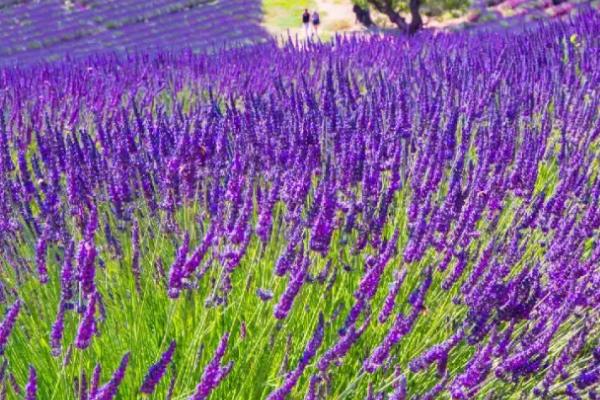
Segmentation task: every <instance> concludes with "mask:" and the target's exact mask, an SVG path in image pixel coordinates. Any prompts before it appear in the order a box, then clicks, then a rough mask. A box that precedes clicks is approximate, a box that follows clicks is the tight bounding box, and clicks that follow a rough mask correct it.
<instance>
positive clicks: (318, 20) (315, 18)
mask: <svg viewBox="0 0 600 400" xmlns="http://www.w3.org/2000/svg"><path fill="white" fill-rule="evenodd" d="M312 24H313V30H314V31H315V34H316V35H317V36H319V25H320V24H321V18H320V17H319V13H318V12H317V10H315V11H314V12H313V14H312Z"/></svg>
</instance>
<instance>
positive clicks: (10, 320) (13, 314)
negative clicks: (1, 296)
mask: <svg viewBox="0 0 600 400" xmlns="http://www.w3.org/2000/svg"><path fill="white" fill-rule="evenodd" d="M20 310H21V300H18V299H17V301H15V302H14V303H13V305H12V306H11V307H10V309H9V310H8V312H7V313H6V317H5V318H4V321H2V325H0V354H4V346H6V342H7V341H8V337H9V336H10V333H11V332H12V329H13V326H14V325H15V322H16V321H17V316H18V315H19V311H20Z"/></svg>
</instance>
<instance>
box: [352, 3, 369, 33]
mask: <svg viewBox="0 0 600 400" xmlns="http://www.w3.org/2000/svg"><path fill="white" fill-rule="evenodd" d="M352 11H354V14H356V19H357V20H358V22H360V23H361V24H363V25H364V26H366V27H367V28H368V27H370V26H371V25H373V20H372V19H371V13H370V12H369V7H367V8H362V7H361V6H359V5H358V4H355V5H354V7H353V8H352Z"/></svg>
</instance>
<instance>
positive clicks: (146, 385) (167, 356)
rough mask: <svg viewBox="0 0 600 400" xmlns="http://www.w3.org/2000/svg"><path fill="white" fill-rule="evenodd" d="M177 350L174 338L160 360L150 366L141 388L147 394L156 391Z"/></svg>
mask: <svg viewBox="0 0 600 400" xmlns="http://www.w3.org/2000/svg"><path fill="white" fill-rule="evenodd" d="M174 352H175V341H174V340H172V341H171V344H170V345H169V348H168V349H167V350H166V351H165V352H164V353H163V355H162V356H161V357H160V360H158V362H157V363H156V364H154V365H152V366H151V367H150V369H149V370H148V373H146V376H145V377H144V382H143V383H142V387H141V388H140V392H142V393H146V394H152V393H154V389H155V387H156V385H158V382H159V381H160V380H161V379H162V377H163V375H164V374H165V371H166V370H167V366H168V365H169V363H170V362H171V359H172V358H173V353H174Z"/></svg>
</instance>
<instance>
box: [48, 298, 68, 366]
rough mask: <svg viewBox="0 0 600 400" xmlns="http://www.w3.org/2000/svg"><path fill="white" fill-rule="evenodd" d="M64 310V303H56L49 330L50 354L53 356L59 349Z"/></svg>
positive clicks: (58, 353) (63, 326)
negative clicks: (56, 310) (56, 306)
mask: <svg viewBox="0 0 600 400" xmlns="http://www.w3.org/2000/svg"><path fill="white" fill-rule="evenodd" d="M65 310H66V308H65V303H63V302H62V301H61V302H60V304H59V305H58V313H57V314H56V320H55V321H54V324H53V325H52V330H51V331H50V347H51V348H52V355H53V356H54V357H58V356H59V355H60V351H61V342H62V338H63V331H64V328H65Z"/></svg>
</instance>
